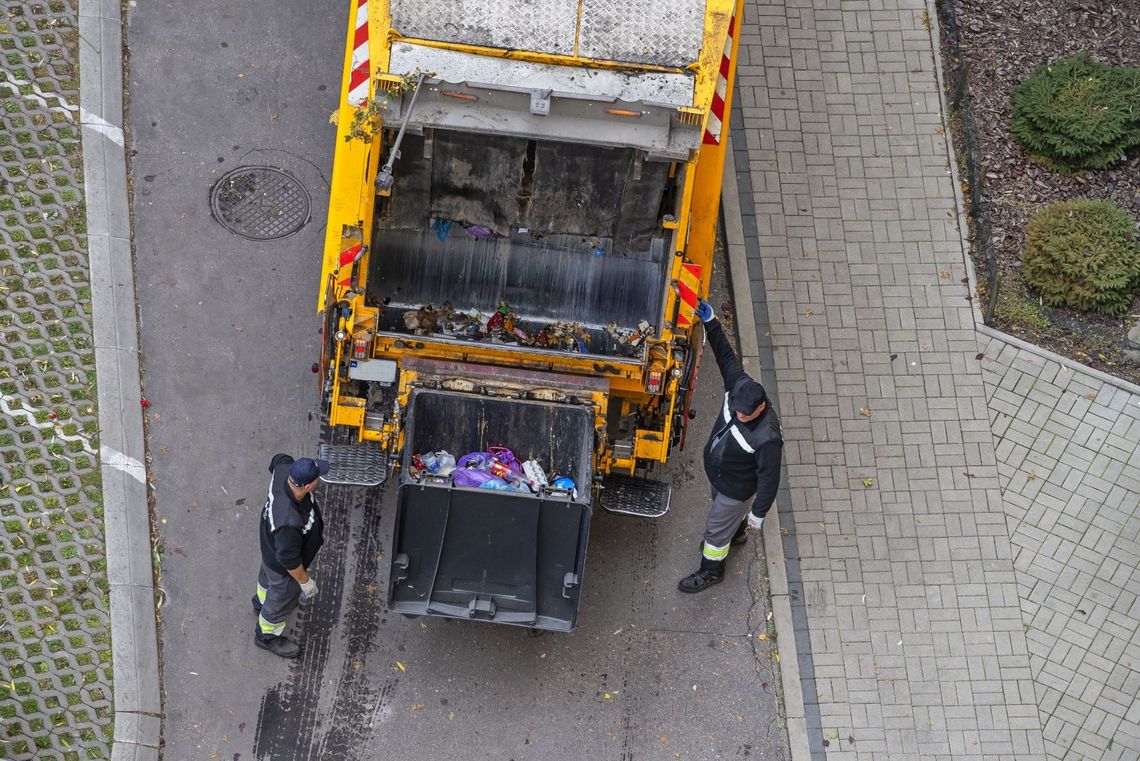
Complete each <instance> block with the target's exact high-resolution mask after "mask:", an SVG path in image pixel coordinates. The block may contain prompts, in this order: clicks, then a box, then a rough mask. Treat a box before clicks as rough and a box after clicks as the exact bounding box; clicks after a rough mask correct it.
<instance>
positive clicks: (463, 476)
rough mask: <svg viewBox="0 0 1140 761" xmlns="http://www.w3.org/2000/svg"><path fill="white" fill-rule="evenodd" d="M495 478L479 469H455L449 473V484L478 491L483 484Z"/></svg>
mask: <svg viewBox="0 0 1140 761" xmlns="http://www.w3.org/2000/svg"><path fill="white" fill-rule="evenodd" d="M492 478H495V477H494V476H492V475H491V474H490V473H488V472H487V471H485V470H480V469H479V468H456V469H455V470H453V471H451V482H452V483H453V484H455V485H456V486H467V487H470V488H472V489H478V488H479V487H481V486H482V485H483V484H484V483H486V482H487V481H489V480H491V479H492Z"/></svg>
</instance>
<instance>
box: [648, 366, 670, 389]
mask: <svg viewBox="0 0 1140 761" xmlns="http://www.w3.org/2000/svg"><path fill="white" fill-rule="evenodd" d="M664 385H665V370H664V368H660V367H654V368H652V369H651V370H650V371H649V377H648V378H647V379H646V381H645V390H646V391H648V392H649V393H651V394H660V393H661V388H662V386H664Z"/></svg>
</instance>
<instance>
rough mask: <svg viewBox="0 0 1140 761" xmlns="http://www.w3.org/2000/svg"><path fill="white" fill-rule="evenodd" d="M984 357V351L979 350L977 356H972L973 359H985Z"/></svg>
mask: <svg viewBox="0 0 1140 761" xmlns="http://www.w3.org/2000/svg"><path fill="white" fill-rule="evenodd" d="M985 358H986V353H985V352H984V351H979V352H978V354H977V356H975V357H974V359H985Z"/></svg>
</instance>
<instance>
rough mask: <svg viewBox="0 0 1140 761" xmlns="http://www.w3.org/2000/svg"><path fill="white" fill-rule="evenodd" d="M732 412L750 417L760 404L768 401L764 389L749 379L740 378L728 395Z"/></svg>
mask: <svg viewBox="0 0 1140 761" xmlns="http://www.w3.org/2000/svg"><path fill="white" fill-rule="evenodd" d="M729 400H730V401H731V406H732V411H733V412H740V413H742V414H745V415H751V414H752V413H753V412H755V411H756V408H757V407H759V406H760V404H761V403H763V402H766V401H768V395H767V394H766V393H764V387H763V386H761V385H760V384H759V383H757V382H756V381H754V380H752V379H751V378H741V379H740V380H738V381H737V382H736V385H735V386H733V387H732V393H731V394H729Z"/></svg>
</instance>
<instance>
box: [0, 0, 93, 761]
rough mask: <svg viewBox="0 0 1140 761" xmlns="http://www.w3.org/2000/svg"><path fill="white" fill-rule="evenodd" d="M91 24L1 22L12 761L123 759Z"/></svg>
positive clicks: (17, 3) (5, 718) (3, 679)
mask: <svg viewBox="0 0 1140 761" xmlns="http://www.w3.org/2000/svg"><path fill="white" fill-rule="evenodd" d="M77 23H78V21H77V8H76V3H75V2H73V1H68V2H63V1H61V0H39V1H37V2H21V0H7V1H6V2H4V3H3V4H2V7H0V59H2V60H3V61H4V64H3V65H0V104H2V105H0V395H2V397H0V401H2V402H3V405H4V408H5V409H6V410H7V411H6V412H2V414H0V525H2V527H3V530H2V531H0V601H2V605H0V656H2V658H0V758H4V759H6V760H7V761H23V760H24V759H63V760H64V761H79V760H80V759H93V758H109V757H110V737H111V730H112V726H111V722H112V706H111V668H110V664H111V649H110V643H111V639H110V627H109V624H110V620H109V617H108V613H107V579H106V563H105V561H104V559H103V558H104V547H103V527H102V513H103V511H102V505H101V503H100V499H101V493H100V478H99V473H98V458H97V457H96V456H95V454H94V453H95V451H96V447H97V446H98V442H97V440H96V434H97V431H98V422H97V417H96V409H95V402H94V399H95V371H94V361H95V357H94V353H93V351H92V347H93V342H92V339H91V306H90V300H91V289H90V286H89V277H88V270H87V253H86V247H87V242H86V240H85V238H84V237H83V236H84V234H85V232H86V214H85V210H84V207H83V203H82V202H83V198H82V188H83V183H82V179H81V175H80V171H81V152H80V146H79V140H78V138H79V129H78V127H77V124H76V121H75V114H76V113H77V108H76V107H77V105H78V96H79V93H78V80H77V76H78V70H77V66H76V63H77V61H78V49H77V47H76V46H77V44H78V35H77V33H76V32H77V29H76V25H77Z"/></svg>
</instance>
